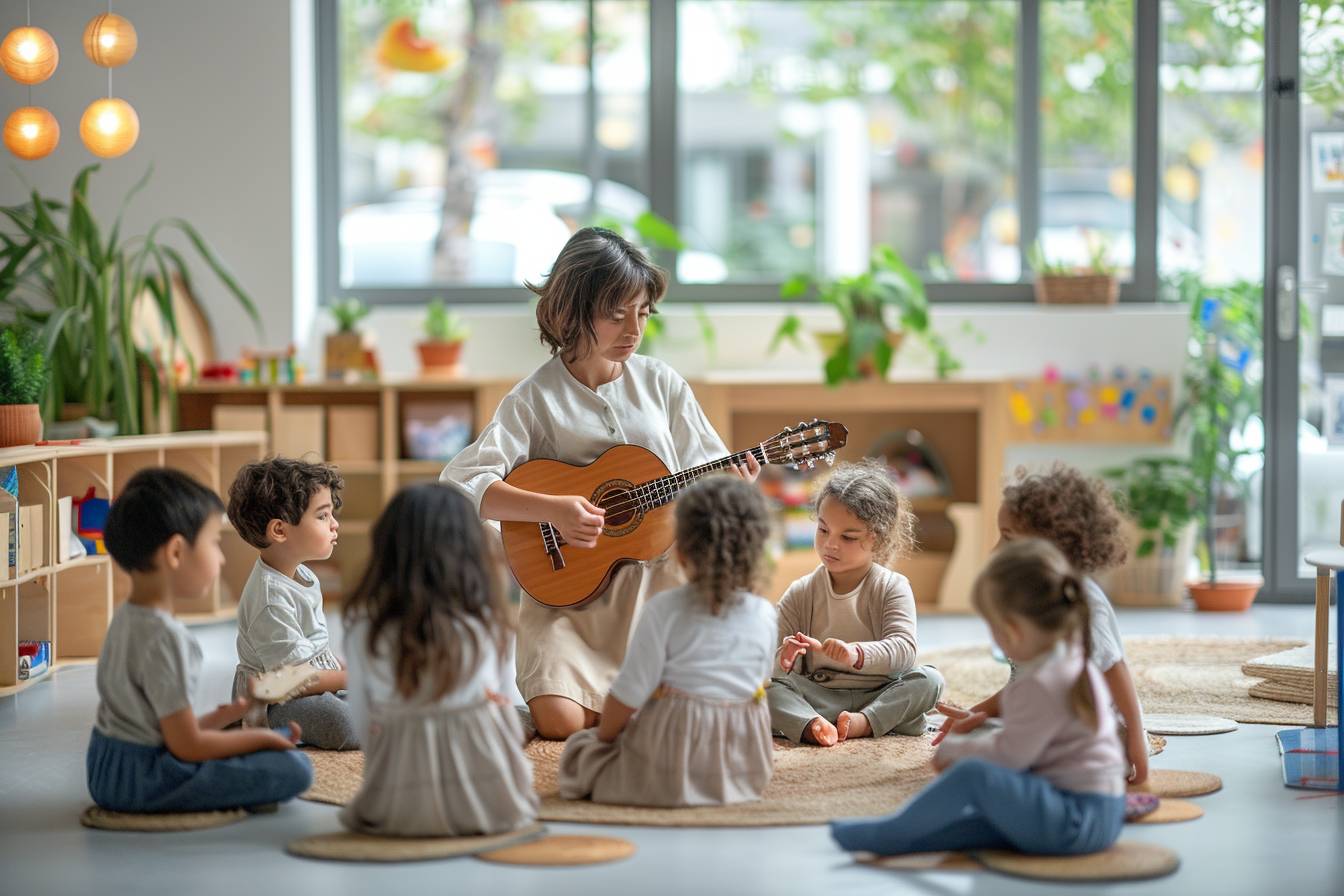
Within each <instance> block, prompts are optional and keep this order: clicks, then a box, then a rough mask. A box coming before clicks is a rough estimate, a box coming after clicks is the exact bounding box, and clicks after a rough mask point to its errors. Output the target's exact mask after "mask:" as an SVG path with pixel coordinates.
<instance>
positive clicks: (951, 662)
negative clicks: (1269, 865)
mask: <svg viewBox="0 0 1344 896" xmlns="http://www.w3.org/2000/svg"><path fill="white" fill-rule="evenodd" d="M1301 643H1302V642H1301V641H1293V640H1286V639H1273V638H1185V637H1166V636H1146V637H1138V638H1126V639H1125V660H1126V662H1127V664H1128V665H1129V670H1130V674H1132V675H1133V676H1134V685H1135V687H1136V688H1137V689H1138V692H1139V699H1140V700H1142V701H1143V709H1144V712H1153V713H1180V714H1186V715H1189V714H1199V715H1210V716H1220V717H1223V718H1228V719H1232V720H1234V721H1237V722H1242V723H1246V724H1252V723H1254V724H1264V725H1309V724H1311V707H1310V706H1302V705H1298V704H1293V703H1280V702H1278V701H1275V700H1265V699H1262V698H1259V697H1252V696H1251V695H1250V693H1249V692H1250V688H1251V686H1252V685H1254V684H1256V683H1257V682H1258V681H1259V679H1255V678H1249V677H1247V676H1246V675H1245V674H1243V673H1242V671H1241V666H1242V664H1243V663H1245V662H1247V661H1249V660H1252V659H1255V658H1257V657H1262V656H1265V655H1267V654H1271V653H1276V652H1278V651H1281V650H1286V649H1288V648H1290V647H1294V646H1297V645H1300V644H1301ZM919 662H921V663H928V664H930V665H934V666H937V667H938V671H939V672H941V673H942V674H943V678H944V679H946V681H947V691H946V693H944V695H943V699H944V700H948V701H951V702H953V703H955V704H957V705H959V706H970V705H971V704H973V703H978V702H979V701H981V700H983V699H984V698H986V697H988V696H989V695H991V694H993V693H995V692H996V691H998V690H999V688H1001V687H1003V686H1004V685H1005V684H1007V682H1008V666H1007V665H1006V664H1004V663H1000V662H997V661H996V660H995V659H994V658H993V657H992V656H991V655H990V652H989V645H988V644H977V645H974V646H964V647H950V648H945V649H941V650H930V651H927V652H925V653H921V654H920V657H919ZM1331 717H1332V718H1333V717H1334V713H1333V712H1332V713H1331Z"/></svg>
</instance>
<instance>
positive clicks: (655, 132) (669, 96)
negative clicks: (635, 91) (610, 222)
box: [648, 0, 679, 282]
mask: <svg viewBox="0 0 1344 896" xmlns="http://www.w3.org/2000/svg"><path fill="white" fill-rule="evenodd" d="M677 91H678V85H677V4H676V2H675V0H649V143H648V146H649V152H648V166H649V168H648V171H649V180H648V183H649V203H650V207H651V210H652V211H653V213H654V214H656V215H658V216H660V217H662V218H665V219H666V220H668V221H670V222H671V223H672V224H673V225H676V224H677V223H678V218H679V215H678V213H677V212H678V205H677V199H678V186H677V151H678V145H677ZM658 261H659V263H660V264H662V265H663V267H665V268H666V269H667V270H668V272H669V275H670V277H671V279H672V281H673V282H675V281H676V276H677V273H676V272H677V258H676V253H675V252H671V251H662V252H659V253H658Z"/></svg>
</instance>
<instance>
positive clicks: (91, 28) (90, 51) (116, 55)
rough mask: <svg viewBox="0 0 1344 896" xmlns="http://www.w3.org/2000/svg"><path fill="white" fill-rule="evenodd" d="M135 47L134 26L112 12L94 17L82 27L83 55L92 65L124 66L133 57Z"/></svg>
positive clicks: (136, 42) (104, 66) (136, 44)
mask: <svg viewBox="0 0 1344 896" xmlns="http://www.w3.org/2000/svg"><path fill="white" fill-rule="evenodd" d="M136 46H138V41H137V39H136V36H135V26H134V25H132V24H131V23H130V20H129V19H124V18H122V17H121V16H119V15H117V14H116V13H114V12H105V13H101V14H99V15H96V16H94V17H93V18H92V19H90V20H89V24H88V25H86V26H85V27H84V55H85V56H87V57H89V60H90V61H91V62H93V64H94V65H101V66H102V67H103V68H116V67H117V66H119V65H125V64H126V63H128V62H130V61H131V57H132V56H134V55H135V48H136Z"/></svg>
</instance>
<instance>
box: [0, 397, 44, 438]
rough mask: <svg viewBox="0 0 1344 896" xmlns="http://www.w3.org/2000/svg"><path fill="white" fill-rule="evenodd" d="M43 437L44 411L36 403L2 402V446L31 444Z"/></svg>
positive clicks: (0, 409)
mask: <svg viewBox="0 0 1344 896" xmlns="http://www.w3.org/2000/svg"><path fill="white" fill-rule="evenodd" d="M40 438H42V412H41V411H40V410H39V409H38V406H37V405H35V404H0V448H13V447H14V446H15V445H31V444H33V443H34V442H36V441H37V440H38V439H40Z"/></svg>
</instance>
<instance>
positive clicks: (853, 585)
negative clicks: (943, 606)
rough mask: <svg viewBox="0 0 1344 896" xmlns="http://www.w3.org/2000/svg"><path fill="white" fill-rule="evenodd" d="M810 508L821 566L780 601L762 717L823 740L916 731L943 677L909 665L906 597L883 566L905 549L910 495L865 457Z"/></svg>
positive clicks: (845, 468)
mask: <svg viewBox="0 0 1344 896" xmlns="http://www.w3.org/2000/svg"><path fill="white" fill-rule="evenodd" d="M814 512H815V513H816V517H817V536H816V549H817V555H818V557H819V559H820V560H821V564H820V565H819V566H818V567H817V568H816V570H814V571H813V572H811V573H809V574H807V575H805V576H803V577H802V578H801V579H798V580H797V581H796V582H794V583H793V584H792V585H790V586H789V588H788V590H787V591H785V592H784V596H783V597H782V598H781V599H780V601H779V638H780V647H779V651H778V652H777V653H776V655H775V670H774V673H773V677H772V678H771V681H770V687H769V689H768V690H767V691H766V696H767V697H768V699H769V701H770V724H771V725H772V726H773V728H774V730H775V731H776V732H778V733H780V734H781V735H783V736H784V737H787V738H788V739H789V740H791V741H793V742H794V743H800V742H803V741H806V742H807V743H812V744H817V745H819V746H823V747H831V746H835V745H836V744H837V743H840V742H841V741H844V740H846V739H848V738H852V737H881V736H883V735H885V734H888V733H890V732H895V733H897V734H908V735H920V734H923V733H924V724H925V718H924V714H925V713H927V712H929V711H930V710H932V709H933V707H934V704H935V703H937V701H938V697H939V695H940V694H941V693H942V689H943V679H942V676H941V675H939V674H938V672H937V670H935V669H934V668H933V667H932V666H919V665H916V663H915V654H916V652H917V649H918V644H917V642H916V639H915V595H914V592H913V591H911V590H910V580H909V579H907V578H906V577H905V576H903V575H901V574H900V573H898V572H896V571H895V570H893V569H890V568H888V566H887V564H889V563H891V562H893V560H896V559H900V558H902V557H904V556H905V555H907V554H908V553H909V552H910V551H911V550H913V548H914V544H915V534H914V525H915V518H914V514H913V513H912V511H911V508H910V501H909V499H908V498H906V497H905V496H904V495H903V494H901V492H900V490H899V489H897V488H896V485H895V483H893V482H892V481H891V476H890V475H889V474H888V473H887V468H886V464H885V463H883V462H881V461H875V460H871V459H870V460H865V461H862V462H860V463H844V464H840V465H839V466H837V467H836V468H835V473H834V474H833V475H832V476H831V478H830V479H828V480H827V481H826V483H825V485H823V486H822V487H821V490H820V491H819V492H818V494H817V498H816V504H815V506H814Z"/></svg>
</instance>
